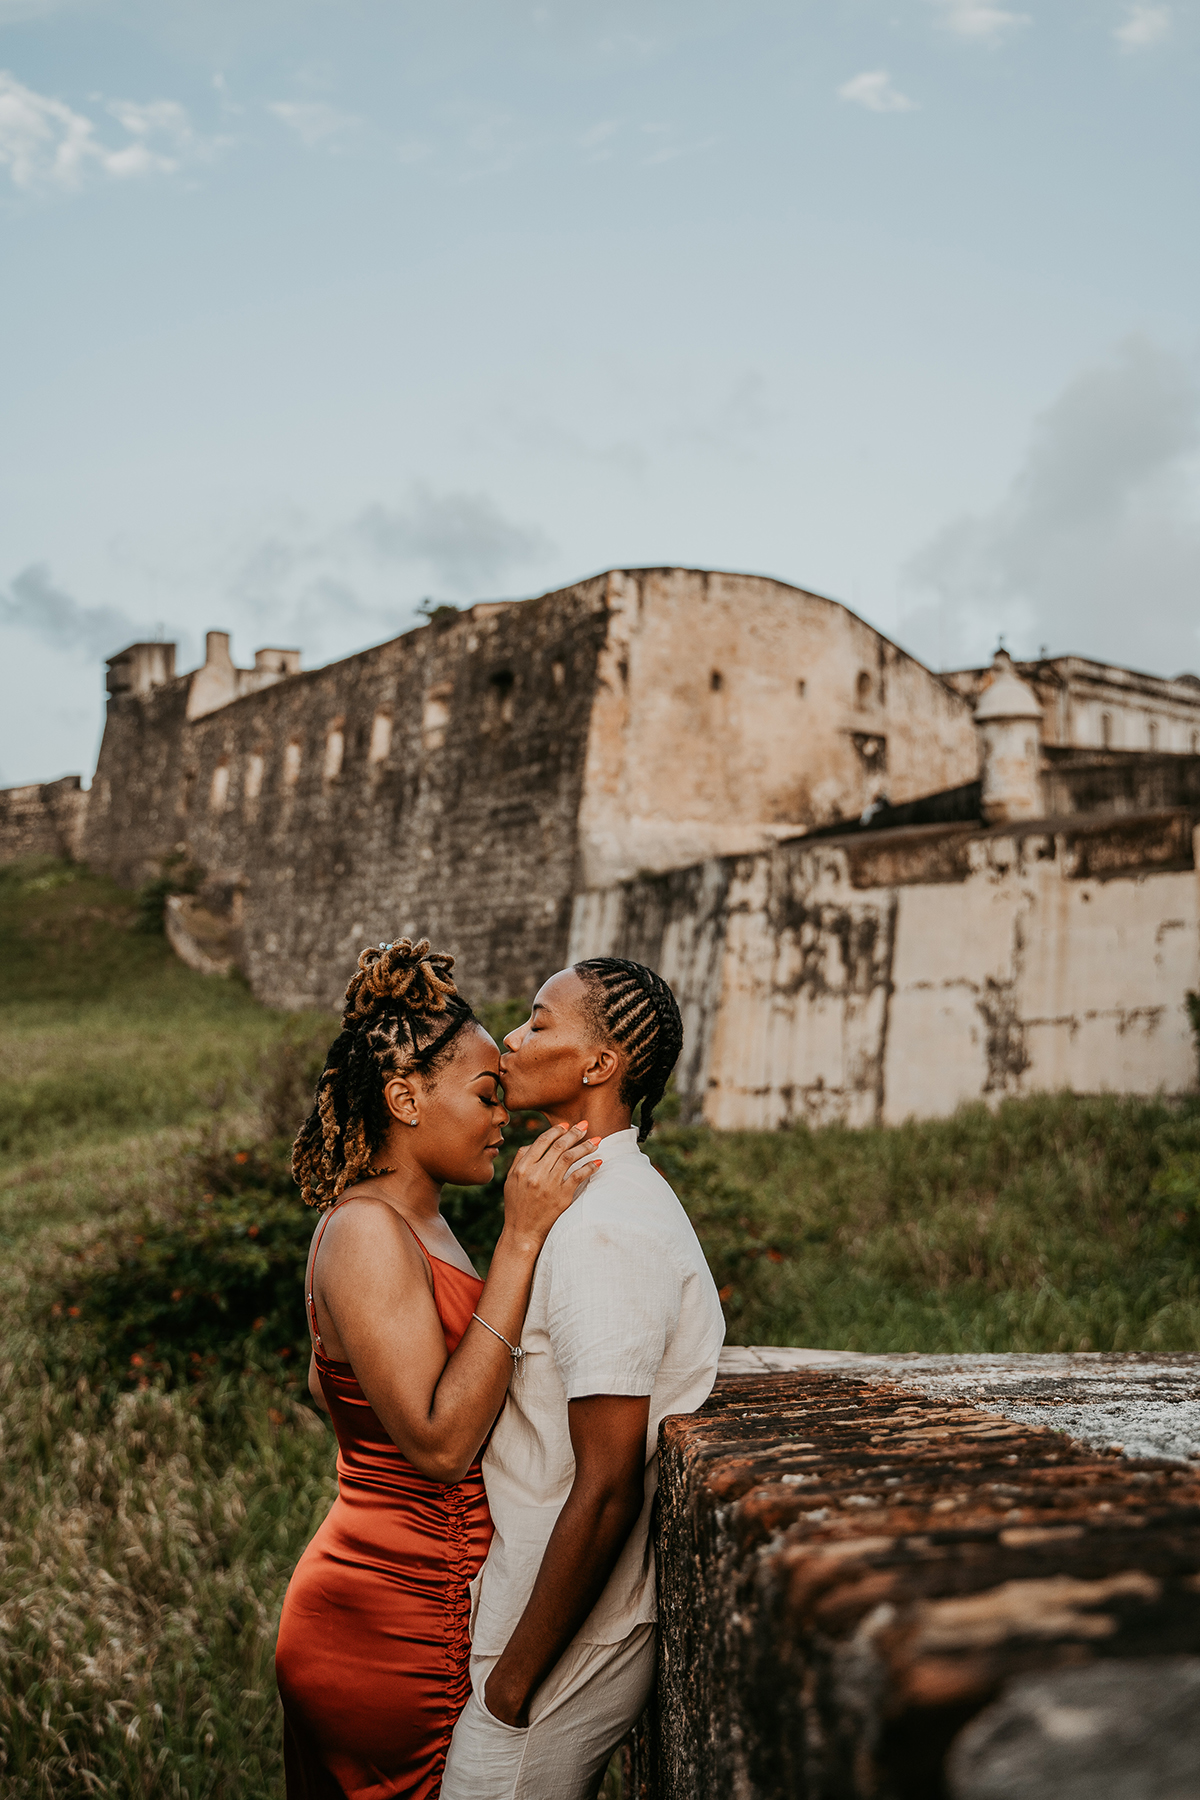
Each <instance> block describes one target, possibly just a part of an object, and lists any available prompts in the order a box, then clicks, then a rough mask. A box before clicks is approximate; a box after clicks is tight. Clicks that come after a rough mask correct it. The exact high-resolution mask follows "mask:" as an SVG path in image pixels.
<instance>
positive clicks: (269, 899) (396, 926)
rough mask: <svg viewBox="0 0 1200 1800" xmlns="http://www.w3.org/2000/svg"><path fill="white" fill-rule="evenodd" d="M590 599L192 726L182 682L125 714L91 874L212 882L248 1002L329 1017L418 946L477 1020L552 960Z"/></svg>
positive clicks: (452, 623) (409, 649)
mask: <svg viewBox="0 0 1200 1800" xmlns="http://www.w3.org/2000/svg"><path fill="white" fill-rule="evenodd" d="M604 631H605V611H604V595H603V583H602V581H596V582H592V583H584V584H581V585H580V586H579V587H576V588H573V589H571V590H570V591H569V592H568V593H567V594H558V595H549V596H546V597H544V598H543V599H542V600H540V601H533V602H529V603H527V604H525V605H523V606H496V607H483V606H481V607H475V608H473V609H472V611H471V612H469V613H465V614H461V615H457V616H452V617H450V618H449V619H447V620H445V621H444V622H438V623H434V624H431V625H428V626H426V627H424V628H422V629H420V630H417V631H413V632H410V633H408V634H407V635H406V636H404V637H402V638H397V639H395V640H393V641H392V642H391V643H388V644H383V645H380V646H379V647H378V648H377V649H373V650H368V651H364V652H363V653H362V654H361V655H359V656H354V657H350V658H348V659H346V660H345V661H343V662H339V663H334V664H331V665H330V666H329V667H328V668H325V669H319V670H314V671H312V672H309V673H302V674H297V675H293V676H291V677H289V678H286V679H282V680H279V681H277V682H276V683H275V684H274V685H273V686H270V687H268V688H266V690H265V691H263V692H259V693H253V694H250V695H248V696H246V697H245V698H242V699H238V700H235V701H233V702H232V703H231V704H229V705H226V706H223V707H220V708H218V709H216V710H213V711H210V712H207V713H206V714H204V715H202V716H200V717H194V718H192V719H191V720H190V721H188V720H187V719H186V712H187V705H188V683H189V679H190V678H187V677H184V678H181V679H180V680H178V681H176V682H173V683H170V684H167V685H165V686H162V687H159V688H157V689H156V690H155V691H154V692H153V693H151V694H150V695H149V696H147V697H146V698H145V699H140V700H134V699H126V698H124V697H122V696H117V697H115V698H114V699H113V701H112V702H111V703H110V709H109V718H108V724H107V727H106V730H105V736H104V743H103V747H102V749H101V755H100V762H99V766H98V768H97V771H96V778H95V782H94V784H93V804H92V807H91V809H90V814H89V818H88V825H87V833H86V838H85V854H86V855H87V857H88V860H89V861H91V862H92V863H93V864H94V865H96V866H99V867H101V868H106V869H109V870H111V871H112V872H113V873H114V874H115V875H117V877H118V879H120V880H122V881H125V882H128V883H131V884H132V883H136V882H138V881H140V880H144V879H145V878H146V876H147V875H148V874H149V873H151V872H152V871H153V870H155V869H156V868H157V867H158V866H159V864H160V863H161V860H162V859H163V857H164V856H167V855H170V854H172V853H175V852H178V853H182V854H185V855H186V856H187V858H188V859H189V860H190V861H191V862H192V863H194V864H196V865H198V866H199V867H200V868H201V869H203V870H204V871H205V885H204V889H203V893H202V898H203V899H204V900H205V901H206V902H207V904H208V906H209V908H210V909H211V910H212V912H214V913H215V914H216V915H217V916H218V917H223V918H225V919H226V920H227V921H228V924H229V927H230V942H231V944H232V946H233V949H234V953H235V955H236V957H237V960H238V962H239V964H240V966H241V967H242V968H243V970H244V971H245V973H246V974H247V976H248V977H249V979H250V981H251V984H252V985H253V987H254V989H255V991H256V992H257V993H258V994H260V995H261V996H262V997H264V998H266V999H268V1000H270V1001H271V1002H273V1003H274V1004H276V1005H283V1006H292V1007H303V1006H314V1005H319V1006H328V1005H332V1004H335V1003H336V1002H337V1001H338V999H339V998H340V996H341V993H342V990H343V988H344V986H345V983H346V979H347V976H348V975H349V973H350V970H351V969H352V968H353V965H354V959H355V957H356V955H357V953H358V951H359V950H360V949H361V947H362V945H363V944H364V943H368V942H378V941H380V940H381V939H385V938H392V937H396V936H400V935H402V934H405V933H421V934H427V935H429V936H430V937H432V938H434V939H435V941H436V942H437V943H438V944H439V946H441V947H444V948H447V949H450V950H451V951H453V952H454V953H455V954H456V955H457V956H458V957H459V958H460V959H461V961H462V964H463V974H464V978H465V981H466V983H467V986H468V991H469V992H471V993H472V994H473V995H475V996H477V997H481V998H487V997H492V996H504V995H508V994H521V993H527V992H529V991H530V990H531V988H532V986H534V985H535V984H536V982H537V980H539V979H540V978H541V976H542V974H543V973H544V971H545V969H546V968H547V966H550V967H553V966H554V965H555V963H556V962H558V961H561V959H562V955H563V952H564V951H565V947H566V934H567V926H568V920H569V914H570V905H571V895H572V893H573V891H574V889H575V887H576V885H577V875H576V868H577V841H576V820H577V816H578V812H579V805H580V784H581V779H582V772H583V766H584V759H585V744H586V737H587V730H588V720H589V714H590V703H591V696H592V692H593V689H594V685H595V680H596V661H597V656H598V654H599V650H600V646H601V644H602V642H603V638H604Z"/></svg>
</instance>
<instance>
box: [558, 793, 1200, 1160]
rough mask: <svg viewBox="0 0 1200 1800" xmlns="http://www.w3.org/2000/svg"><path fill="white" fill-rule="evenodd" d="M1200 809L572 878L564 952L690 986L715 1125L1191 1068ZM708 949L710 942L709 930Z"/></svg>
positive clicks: (896, 1110)
mask: <svg viewBox="0 0 1200 1800" xmlns="http://www.w3.org/2000/svg"><path fill="white" fill-rule="evenodd" d="M1194 824H1195V814H1194V813H1193V812H1189V811H1184V810H1175V811H1168V812H1162V813H1154V814H1144V815H1140V816H1137V817H1125V818H1122V819H1120V820H1114V819H1110V818H1100V819H1096V818H1092V819H1085V818H1081V819H1078V820H1075V821H1072V822H1071V823H1070V825H1066V824H1063V823H1061V822H1060V823H1056V824H1047V823H1044V822H1036V821H1035V822H1032V823H1030V824H1028V825H1026V826H1022V827H1021V828H1019V829H1016V828H1013V827H1011V826H1010V827H1003V828H993V829H991V830H989V829H986V828H981V827H972V826H969V825H965V826H964V825H960V826H942V827H907V828H901V829H898V830H893V831H881V832H877V833H872V834H870V835H869V836H868V835H865V834H864V836H863V837H862V838H846V839H837V838H832V839H824V840H822V841H820V842H814V843H809V844H806V843H805V841H804V840H803V839H797V840H794V841H792V842H790V843H787V844H782V845H780V846H779V847H778V848H777V849H775V850H774V851H771V852H768V853H763V854H760V855H758V856H753V857H741V858H726V859H721V860H719V861H714V862H711V863H708V864H705V865H702V866H701V867H699V868H697V869H691V870H680V871H677V872H676V873H674V874H672V875H670V876H667V877H663V878H658V879H655V880H650V879H647V878H644V879H642V880H640V881H635V882H631V883H627V884H624V885H621V886H618V887H614V888H612V889H609V890H607V891H604V892H600V893H592V894H585V895H582V896H581V897H580V898H579V899H578V900H577V901H576V904H575V910H574V915H573V928H572V934H571V953H572V955H574V956H577V957H578V956H583V955H588V954H593V953H596V952H603V953H605V954H610V955H631V956H637V957H639V958H640V959H641V960H643V961H645V962H648V963H650V964H651V965H652V966H653V967H655V968H657V969H659V970H660V972H661V973H662V974H663V975H664V976H665V978H666V979H667V980H668V981H670V982H671V984H672V985H673V986H674V987H675V988H676V991H677V992H678V993H679V994H680V997H681V1000H682V1002H683V1006H684V1011H685V1021H686V1023H687V1026H688V1038H687V1042H686V1044H685V1050H684V1057H683V1060H682V1062H681V1065H680V1074H679V1077H678V1079H679V1085H680V1090H681V1094H682V1096H683V1100H684V1109H685V1116H687V1117H691V1118H699V1117H703V1118H704V1119H705V1120H706V1121H707V1122H708V1123H709V1124H711V1125H713V1126H715V1127H717V1128H719V1129H722V1130H732V1129H770V1128H772V1127H774V1126H778V1125H783V1124H787V1123H789V1122H790V1121H792V1120H796V1119H803V1120H807V1121H809V1122H811V1123H813V1124H819V1123H822V1122H824V1121H827V1120H831V1119H838V1120H843V1121H845V1122H846V1123H849V1124H852V1125H863V1124H869V1123H872V1122H880V1123H887V1124H891V1123H898V1122H899V1121H901V1120H903V1119H905V1118H908V1117H910V1116H915V1117H919V1118H931V1117H940V1116H944V1115H946V1114H948V1113H951V1112H953V1111H954V1109H955V1108H956V1107H957V1106H958V1105H960V1104H961V1103H962V1102H964V1101H967V1100H973V1099H981V1098H982V1099H987V1100H989V1101H990V1100H993V1099H997V1100H998V1099H1000V1098H1002V1097H1004V1096H1005V1095H1009V1094H1013V1095H1016V1094H1024V1093H1032V1092H1038V1091H1051V1090H1055V1089H1059V1088H1069V1089H1073V1090H1075V1091H1077V1092H1099V1091H1111V1092H1117V1093H1143V1094H1149V1093H1154V1092H1155V1091H1157V1090H1159V1089H1165V1090H1166V1091H1167V1092H1174V1093H1177V1092H1181V1091H1184V1090H1186V1089H1188V1088H1191V1087H1193V1086H1194V1084H1195V1080H1196V1050H1195V1044H1194V1041H1193V1038H1192V1033H1191V1030H1190V1026H1189V1022H1188V1016H1187V1009H1186V999H1185V997H1186V995H1187V993H1188V992H1189V990H1196V989H1197V988H1200V892H1198V888H1197V880H1198V878H1197V873H1196V868H1195V858H1194V851H1193V830H1194ZM697 945H702V946H703V955H702V956H700V955H697V954H696V946H697Z"/></svg>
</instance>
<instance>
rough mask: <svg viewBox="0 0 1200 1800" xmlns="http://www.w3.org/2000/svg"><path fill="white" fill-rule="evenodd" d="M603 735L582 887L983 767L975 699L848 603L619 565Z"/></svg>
mask: <svg viewBox="0 0 1200 1800" xmlns="http://www.w3.org/2000/svg"><path fill="white" fill-rule="evenodd" d="M607 602H608V606H609V610H610V625H609V631H608V635H607V640H606V643H605V648H604V653H603V656H602V658H601V663H600V682H599V685H598V688H597V693H596V700H595V706H594V709H593V713H592V722H591V731H590V734H589V739H588V762H587V771H586V774H585V777H584V789H583V807H582V811H581V814H580V840H581V857H582V875H583V881H582V884H581V885H583V886H586V887H603V886H607V885H608V884H609V883H611V882H614V881H618V880H624V879H626V878H627V877H629V876H631V875H634V874H636V873H638V872H639V871H640V870H643V869H649V870H654V871H661V870H664V869H673V868H679V867H681V866H684V865H686V864H688V863H692V862H698V861H700V860H701V859H703V858H705V857H709V856H714V855H726V854H729V853H731V852H737V851H741V850H749V849H759V848H761V847H762V846H763V845H764V844H765V843H769V842H770V841H771V840H772V838H774V837H778V836H779V835H780V834H781V833H785V832H787V831H788V830H789V829H790V828H792V827H794V826H795V825H806V826H812V825H822V824H826V823H828V822H829V821H831V820H835V819H845V818H856V817H857V816H858V815H859V814H860V813H861V812H862V810H863V808H864V807H865V806H866V805H867V804H868V803H869V802H870V801H871V800H873V799H874V798H875V797H876V796H877V795H879V794H881V793H886V794H887V795H888V797H889V799H891V800H893V801H907V800H910V799H914V798H916V797H917V796H918V795H920V794H926V793H929V792H931V791H932V790H933V789H935V788H944V787H953V786H954V785H955V784H957V783H959V782H968V781H973V780H974V779H975V776H976V774H977V773H978V762H979V758H978V750H977V747H976V743H975V732H974V727H973V725H972V722H971V708H970V705H969V704H968V703H967V702H966V701H964V700H963V699H962V698H961V697H960V696H959V695H958V694H955V693H952V692H951V691H950V689H949V688H947V687H946V685H945V684H944V683H943V682H942V681H941V680H940V678H939V677H938V676H936V675H934V674H932V673H931V671H930V670H929V669H927V668H925V667H924V665H923V664H921V663H919V662H917V661H916V660H915V659H914V658H913V657H911V656H908V655H906V654H905V652H904V651H903V650H900V649H898V648H897V647H896V645H895V644H892V643H890V642H889V641H888V639H887V638H885V637H883V636H881V635H880V633H879V632H877V631H875V630H874V629H873V628H872V627H871V626H870V625H867V624H866V623H865V622H864V621H863V620H862V619H859V618H857V617H856V616H855V615H854V614H853V613H852V612H850V611H848V610H847V608H846V607H844V606H840V605H839V604H838V603H837V602H836V601H833V600H825V599H823V598H822V597H821V596H820V595H818V594H809V593H806V592H804V591H803V590H802V589H800V588H793V587H789V586H787V585H786V584H785V583H784V582H780V581H770V580H767V579H765V578H763V577H759V576H753V575H726V574H718V573H709V572H706V571H703V570H696V569H638V570H629V571H615V572H614V573H612V574H610V575H609V576H608V577H607Z"/></svg>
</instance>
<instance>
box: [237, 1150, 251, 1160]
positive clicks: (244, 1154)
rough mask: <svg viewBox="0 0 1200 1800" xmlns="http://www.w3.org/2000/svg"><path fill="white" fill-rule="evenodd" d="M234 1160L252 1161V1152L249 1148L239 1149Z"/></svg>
mask: <svg viewBox="0 0 1200 1800" xmlns="http://www.w3.org/2000/svg"><path fill="white" fill-rule="evenodd" d="M233 1160H234V1162H236V1163H246V1162H249V1161H250V1152H249V1151H248V1150H239V1151H238V1153H237V1155H236V1156H235V1157H234V1159H233Z"/></svg>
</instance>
